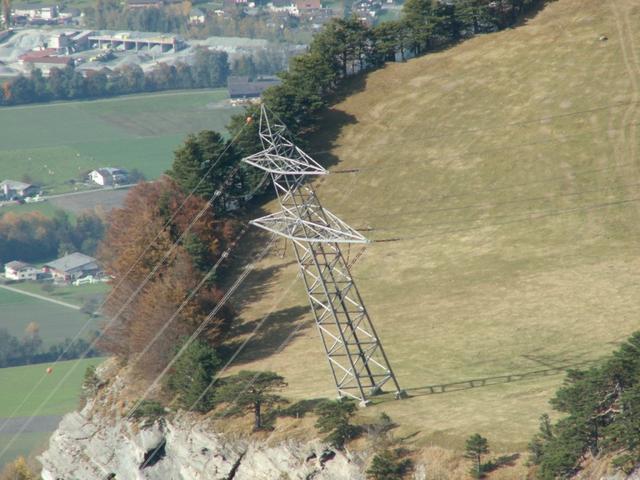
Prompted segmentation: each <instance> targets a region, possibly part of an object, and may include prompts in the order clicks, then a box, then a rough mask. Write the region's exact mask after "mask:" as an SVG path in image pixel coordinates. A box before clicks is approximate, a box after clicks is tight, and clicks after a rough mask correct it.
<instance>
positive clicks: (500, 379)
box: [376, 360, 597, 403]
mask: <svg viewBox="0 0 640 480" xmlns="http://www.w3.org/2000/svg"><path fill="white" fill-rule="evenodd" d="M596 362H597V360H585V361H582V362H576V363H571V364H566V365H558V366H554V367H551V368H546V369H541V370H533V371H530V372H524V373H510V374H506V375H496V376H493V377H480V378H474V379H472V380H463V381H460V382H451V383H439V384H433V385H425V386H423V387H410V388H406V389H405V391H406V392H407V394H408V395H409V397H422V396H425V395H439V394H443V393H453V392H459V391H462V390H470V389H472V388H481V387H490V386H492V385H500V384H503V383H513V382H520V381H524V380H530V379H532V378H539V377H549V376H553V375H560V374H563V373H565V372H566V371H567V370H570V369H573V368H580V367H587V366H589V365H590V364H593V363H596ZM391 398H393V397H391V396H390V394H389V392H386V393H385V394H383V395H382V396H381V397H376V403H378V402H379V403H382V402H386V401H389V400H390V399H391Z"/></svg>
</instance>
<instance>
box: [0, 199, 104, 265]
mask: <svg viewBox="0 0 640 480" xmlns="http://www.w3.org/2000/svg"><path fill="white" fill-rule="evenodd" d="M104 229H105V226H104V223H103V221H102V219H101V218H100V217H98V216H97V215H95V214H92V213H83V214H80V215H79V216H78V217H77V218H76V221H75V223H74V222H72V220H71V219H70V217H69V215H67V214H66V213H65V212H63V211H62V210H57V211H56V212H55V213H54V215H53V217H52V218H49V217H45V216H44V215H42V214H41V213H39V212H29V213H24V214H20V215H18V214H16V213H13V212H8V213H6V214H4V215H2V216H1V217H0V263H6V262H9V261H12V260H22V261H25V262H36V261H40V260H49V259H51V258H53V257H56V256H59V255H64V254H65V253H69V252H75V251H79V252H82V253H85V254H87V255H93V254H94V253H95V252H96V248H97V246H98V243H99V242H100V240H101V239H102V236H103V234H104Z"/></svg>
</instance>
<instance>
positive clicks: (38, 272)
mask: <svg viewBox="0 0 640 480" xmlns="http://www.w3.org/2000/svg"><path fill="white" fill-rule="evenodd" d="M102 275H103V274H102V271H101V269H100V267H99V266H98V263H97V261H96V259H95V258H93V257H90V256H89V255H85V254H83V253H79V252H75V253H71V254H69V255H65V256H64V257H61V258H58V259H57V260H54V261H52V262H49V263H47V264H45V265H43V266H42V267H35V266H34V265H31V264H29V263H26V262H21V261H19V260H14V261H11V262H8V263H6V264H5V265H4V278H5V279H6V280H13V281H36V280H40V281H53V282H54V283H71V282H74V281H77V280H80V279H82V278H88V277H91V278H98V277H101V276H102Z"/></svg>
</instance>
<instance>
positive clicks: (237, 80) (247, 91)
mask: <svg viewBox="0 0 640 480" xmlns="http://www.w3.org/2000/svg"><path fill="white" fill-rule="evenodd" d="M278 84H280V80H279V79H277V78H268V79H267V78H260V79H256V80H253V81H251V80H250V79H249V77H229V79H228V80H227V87H228V89H229V98H230V99H231V100H232V101H234V100H235V101H242V100H245V101H246V100H251V99H254V98H260V95H262V92H264V91H265V90H266V89H267V88H269V87H273V86H274V85H278Z"/></svg>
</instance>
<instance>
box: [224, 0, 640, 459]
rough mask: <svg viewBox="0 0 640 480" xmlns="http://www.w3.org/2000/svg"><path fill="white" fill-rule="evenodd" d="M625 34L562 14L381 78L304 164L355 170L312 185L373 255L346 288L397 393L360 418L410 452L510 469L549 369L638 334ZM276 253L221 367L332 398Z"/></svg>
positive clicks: (337, 116)
mask: <svg viewBox="0 0 640 480" xmlns="http://www.w3.org/2000/svg"><path fill="white" fill-rule="evenodd" d="M639 20H640V9H639V8H638V7H637V6H636V5H635V2H633V1H631V0H611V1H606V2H602V1H599V0H583V1H578V0H558V1H556V2H553V3H550V4H548V5H547V6H546V7H545V8H544V9H543V10H541V11H540V12H539V13H538V14H537V15H536V16H535V17H534V18H531V19H529V20H528V21H526V22H525V24H524V25H523V26H521V27H518V28H516V29H513V30H509V31H504V32H500V33H495V34H491V35H485V36H480V37H477V38H474V39H472V40H469V41H466V42H464V43H462V44H460V45H458V46H455V47H453V48H451V49H448V50H445V51H442V52H440V53H435V54H429V55H427V56H425V57H422V58H418V59H415V60H411V61H409V62H407V63H404V64H390V65H388V66H387V67H385V68H384V69H382V70H380V71H377V72H375V73H372V74H370V75H369V76H368V77H366V79H363V80H362V83H363V84H362V85H359V84H357V81H356V82H354V85H353V90H354V91H355V93H354V94H353V95H351V96H349V97H347V98H346V100H344V101H342V102H341V103H339V104H338V105H335V107H334V108H333V109H332V111H331V113H330V115H329V118H328V120H327V122H326V129H325V130H324V131H325V135H324V136H323V137H322V138H319V139H317V142H315V144H314V145H313V146H312V147H311V148H310V149H309V150H310V152H309V153H311V154H312V155H313V156H315V157H316V158H317V159H318V160H320V161H324V162H325V163H326V164H327V165H330V166H331V170H332V171H335V172H340V171H342V172H344V171H349V170H352V169H355V170H357V172H356V173H336V174H334V175H330V176H328V177H327V178H324V179H322V180H320V181H319V182H318V183H317V185H316V187H317V189H318V193H319V196H320V199H321V200H322V201H323V202H324V204H325V206H326V207H328V209H329V210H331V211H332V212H334V213H336V214H337V215H339V216H340V217H341V218H343V219H344V220H345V221H347V222H348V223H349V224H350V225H352V226H354V227H355V228H358V229H360V230H361V231H363V232H364V233H365V234H366V235H367V236H368V237H369V238H370V239H371V240H375V241H380V242H374V243H372V244H370V245H368V246H367V248H366V251H365V252H364V254H363V255H362V256H360V257H359V259H358V260H357V263H356V264H355V266H354V267H353V275H354V277H355V279H356V281H357V282H358V286H359V288H360V290H361V293H362V295H363V297H364V300H365V303H366V304H367V306H368V308H369V311H370V314H371V316H372V319H373V321H374V323H375V325H376V328H377V329H378V333H379V335H380V337H381V339H382V341H383V343H384V345H385V349H386V350H387V353H388V355H389V358H390V361H391V362H392V365H393V366H394V368H395V370H396V374H397V375H398V377H399V380H400V382H401V385H402V386H403V388H405V389H406V390H407V392H408V393H409V395H410V398H409V399H407V400H403V401H395V400H393V399H392V398H391V397H390V396H382V397H380V399H379V400H378V401H376V403H375V405H374V406H372V407H371V408H368V409H366V411H365V412H364V415H377V414H379V413H380V412H382V411H384V412H386V413H387V414H389V415H390V416H391V418H392V419H393V420H395V421H396V422H398V423H399V424H400V425H401V426H400V428H399V429H398V431H397V434H396V435H397V436H399V437H404V438H406V439H408V440H410V441H411V443H413V444H414V445H417V446H428V445H434V444H435V445H439V446H444V447H453V448H460V447H462V446H463V445H464V440H465V439H466V438H467V437H468V436H469V435H471V434H472V433H475V432H479V433H481V434H483V435H485V436H486V437H488V439H489V441H490V443H491V445H492V447H493V449H494V451H504V452H508V451H511V452H513V451H522V450H524V448H525V446H526V443H527V441H528V440H529V438H530V437H531V435H532V433H533V432H534V431H535V429H536V428H537V422H538V417H539V416H540V415H541V414H542V413H544V412H550V410H551V409H550V406H549V405H548V400H549V399H550V398H551V396H552V395H553V393H554V391H555V390H556V389H557V388H558V386H560V385H561V383H562V379H563V373H564V371H566V369H568V368H572V367H573V368H575V367H580V366H588V365H589V364H590V362H593V361H596V360H598V359H599V358H602V357H603V356H604V355H606V354H607V353H609V352H610V351H611V350H612V349H613V348H615V346H616V345H618V344H619V342H620V341H622V340H623V339H624V338H625V337H627V336H628V335H629V334H630V333H631V332H633V331H634V330H636V329H637V328H638V320H637V319H638V310H639V309H638V305H637V302H636V301H635V298H636V295H635V294H636V290H635V288H637V286H638V284H639V280H638V277H637V274H636V272H637V270H638V267H639V266H640V261H639V260H638V255H637V253H638V244H637V235H638V233H639V232H638V230H639V227H638V217H639V214H640V209H639V208H640V194H639V192H638V189H637V187H638V186H640V180H639V178H638V177H639V175H638V172H639V166H638V162H637V151H638V135H637V133H638V132H637V124H638V119H639V118H638V117H639V113H640V111H639V108H638V107H639V104H638V101H639V100H640V90H639V83H640V63H639V62H640V57H639V55H640V33H639V32H638V31H637V29H635V28H633V26H634V25H635V24H637V22H638V21H639ZM328 147H329V148H328ZM271 208H272V209H275V208H276V206H275V204H274V205H271ZM280 247H282V244H281V245H280ZM279 253H284V255H283V256H279V255H271V256H270V257H269V258H268V259H267V260H265V261H263V262H262V263H261V269H262V270H261V272H260V273H261V275H258V276H256V277H255V278H254V282H253V283H252V284H251V285H250V287H249V288H247V289H245V292H244V294H245V296H244V298H245V300H247V301H246V303H245V307H244V309H243V310H242V315H243V318H244V319H245V321H246V324H245V326H247V327H252V326H254V325H255V324H257V322H259V321H260V320H261V319H262V318H263V317H264V315H265V313H266V312H270V311H272V312H273V314H272V315H271V316H270V317H269V319H268V320H267V322H266V323H265V325H264V327H263V329H262V330H261V331H260V333H259V334H258V336H257V339H255V338H254V339H253V340H252V341H251V342H250V344H249V348H247V349H246V350H245V354H244V356H242V357H241V360H240V362H239V364H238V365H237V366H236V368H237V369H239V368H260V369H265V368H269V369H272V370H274V371H277V372H278V373H280V374H281V375H283V376H284V377H285V378H286V379H287V381H288V382H289V389H288V391H287V395H288V396H290V397H293V398H310V397H321V396H326V397H333V396H334V395H335V390H334V387H333V385H332V383H331V377H330V374H329V369H328V366H327V365H326V360H325V359H324V355H323V352H322V349H321V345H320V339H319V338H318V335H317V333H316V331H315V329H314V327H313V323H312V321H311V315H310V312H309V310H308V307H307V303H306V302H307V301H306V297H305V294H304V290H303V286H302V284H301V282H300V280H299V279H297V278H296V275H297V265H296V264H295V260H294V259H293V257H292V255H291V252H290V249H287V250H286V252H284V251H283V250H282V248H280V252H279ZM358 253H359V249H358V248H352V249H351V251H350V253H349V255H350V258H355V257H356V255H357V254H358ZM249 331H251V329H250V328H247V332H249Z"/></svg>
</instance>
